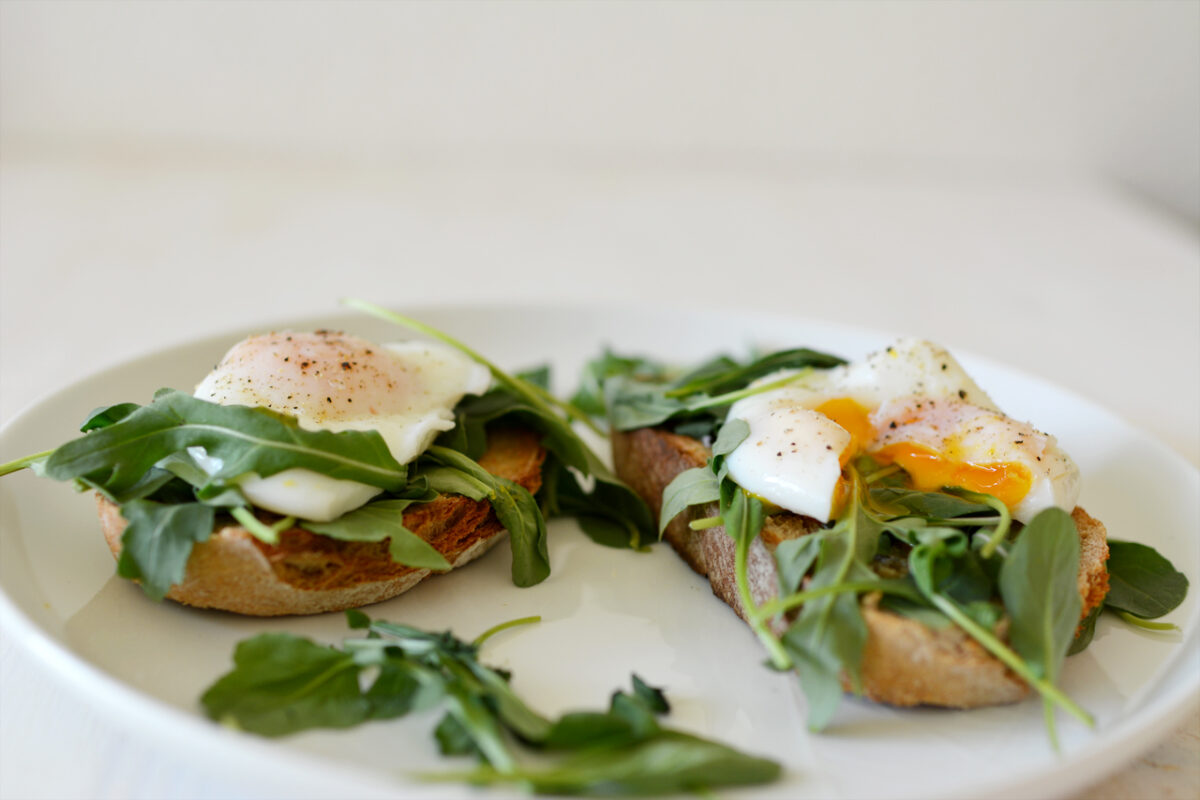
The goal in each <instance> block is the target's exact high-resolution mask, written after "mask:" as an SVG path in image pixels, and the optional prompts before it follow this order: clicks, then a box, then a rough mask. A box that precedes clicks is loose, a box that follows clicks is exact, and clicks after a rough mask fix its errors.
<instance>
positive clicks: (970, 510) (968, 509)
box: [871, 487, 995, 520]
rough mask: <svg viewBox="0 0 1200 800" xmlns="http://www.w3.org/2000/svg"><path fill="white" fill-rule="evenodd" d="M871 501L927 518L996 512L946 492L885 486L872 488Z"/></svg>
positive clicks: (947, 517)
mask: <svg viewBox="0 0 1200 800" xmlns="http://www.w3.org/2000/svg"><path fill="white" fill-rule="evenodd" d="M871 502H872V503H874V504H875V505H876V506H881V507H885V508H886V507H896V508H900V509H903V510H904V511H906V512H908V513H911V514H916V515H918V516H921V517H925V518H927V519H935V520H936V519H954V518H955V517H966V516H970V515H972V514H994V513H995V512H993V511H992V509H991V508H990V507H989V506H986V505H983V504H982V503H973V502H971V501H970V500H965V499H963V498H961V497H957V496H955V495H952V494H946V493H944V492H918V491H916V490H914V489H900V488H895V487H883V488H878V489H871Z"/></svg>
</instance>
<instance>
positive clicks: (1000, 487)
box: [815, 397, 1033, 508]
mask: <svg viewBox="0 0 1200 800" xmlns="http://www.w3.org/2000/svg"><path fill="white" fill-rule="evenodd" d="M815 410H816V411H817V412H818V413H820V414H824V415H825V416H826V417H828V418H829V419H831V420H833V421H834V422H836V423H837V424H838V425H840V426H841V427H842V428H844V429H845V430H846V432H847V433H849V434H850V445H849V446H848V447H847V448H846V449H845V450H844V451H842V453H841V457H840V461H841V464H842V466H843V467H844V466H845V465H846V464H847V463H848V462H849V461H850V459H852V458H853V457H854V456H856V455H857V454H858V453H861V452H864V451H869V452H870V453H871V455H872V456H873V457H874V458H875V459H876V460H877V461H879V462H880V463H881V464H883V465H885V466H886V465H889V464H897V465H899V466H900V467H902V468H903V469H904V470H905V472H907V473H908V474H909V477H911V478H912V482H913V488H914V489H917V490H919V491H923V492H927V491H934V490H937V489H941V488H942V487H944V486H960V487H962V488H964V489H968V490H970V491H973V492H982V493H984V494H991V495H995V496H996V497H997V498H998V499H999V500H1000V501H1001V502H1003V503H1004V504H1005V505H1007V506H1009V507H1010V508H1012V507H1015V506H1016V505H1017V504H1018V503H1020V502H1021V500H1022V499H1023V498H1024V497H1025V495H1027V494H1028V493H1029V490H1030V487H1031V486H1032V485H1033V473H1032V472H1031V471H1030V470H1029V468H1028V467H1026V466H1025V465H1024V464H1019V463H1015V462H1010V463H983V464H981V463H973V462H970V461H964V460H962V459H958V458H955V457H954V454H953V452H952V450H953V448H947V449H946V450H944V451H940V452H939V451H938V450H936V449H934V448H932V447H929V446H927V445H923V444H918V443H916V442H903V441H901V442H894V443H891V444H887V445H885V446H884V447H882V448H879V449H877V450H870V446H871V443H872V441H873V440H874V439H875V438H876V431H875V428H874V426H873V425H872V424H871V418H870V412H868V411H867V409H865V408H863V406H861V405H860V404H859V403H857V402H856V401H854V400H853V399H851V398H849V397H839V398H835V399H833V400H827V401H826V402H824V403H822V404H821V405H820V406H817V408H816V409H815ZM911 421H916V420H911ZM947 444H950V442H947ZM838 488H839V491H838V496H837V498H836V500H835V506H836V507H839V508H840V507H841V506H842V505H843V504H844V502H845V500H846V499H847V498H846V494H847V491H848V490H847V487H845V486H844V485H839V487H838Z"/></svg>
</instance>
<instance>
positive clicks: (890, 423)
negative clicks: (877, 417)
mask: <svg viewBox="0 0 1200 800" xmlns="http://www.w3.org/2000/svg"><path fill="white" fill-rule="evenodd" d="M888 427H889V428H891V429H892V430H896V420H892V421H891V422H889V423H888Z"/></svg>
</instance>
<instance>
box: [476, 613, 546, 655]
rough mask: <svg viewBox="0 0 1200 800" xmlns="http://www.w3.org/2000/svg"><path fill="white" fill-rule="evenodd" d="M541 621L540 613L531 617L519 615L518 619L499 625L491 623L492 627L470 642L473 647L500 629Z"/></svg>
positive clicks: (478, 645) (479, 644)
mask: <svg viewBox="0 0 1200 800" xmlns="http://www.w3.org/2000/svg"><path fill="white" fill-rule="evenodd" d="M541 621H542V618H541V616H540V615H534V616H532V617H520V618H519V619H510V620H509V621H508V622H501V623H500V624H499V625H493V626H492V627H490V628H488V629H487V630H486V631H484V632H483V633H481V634H479V635H478V636H476V637H475V641H474V642H472V643H471V644H473V645H475V647H480V646H481V645H482V644H483V643H484V642H486V641H487V640H488V639H490V638H492V637H493V636H495V635H496V634H497V633H499V632H500V631H504V630H508V629H509V628H515V627H517V626H518V625H530V624H532V623H534V622H541Z"/></svg>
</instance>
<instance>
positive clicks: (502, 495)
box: [426, 445, 550, 586]
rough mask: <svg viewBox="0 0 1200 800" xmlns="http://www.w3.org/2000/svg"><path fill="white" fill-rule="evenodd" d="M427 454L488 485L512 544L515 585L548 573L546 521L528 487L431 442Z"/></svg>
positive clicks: (540, 578) (535, 580)
mask: <svg viewBox="0 0 1200 800" xmlns="http://www.w3.org/2000/svg"><path fill="white" fill-rule="evenodd" d="M426 455H427V457H429V458H430V459H432V460H434V461H437V462H439V463H441V464H443V465H445V466H449V467H453V468H454V469H457V470H459V471H461V472H464V473H466V474H467V475H469V476H470V477H471V478H473V479H474V480H476V481H478V482H479V483H480V484H482V485H484V486H486V487H487V489H488V493H487V499H488V502H490V503H491V504H492V510H493V511H495V512H496V518H497V519H498V520H500V524H501V525H503V526H504V527H505V528H506V529H507V530H508V534H509V540H510V542H511V544H512V554H513V561H512V579H513V583H515V584H516V585H517V586H533V585H535V584H538V583H541V582H542V581H544V580H545V579H546V577H547V576H548V575H549V574H550V554H549V550H548V549H547V544H546V521H545V519H544V518H543V517H542V513H541V509H539V508H538V505H537V501H536V500H534V499H533V495H531V494H530V493H529V490H528V489H526V488H524V487H523V486H521V485H520V484H518V483H516V482H514V481H510V480H508V479H507V478H501V477H499V476H497V475H493V474H491V473H490V472H488V471H487V470H485V469H484V468H483V467H481V466H479V465H478V464H476V463H475V462H474V461H472V460H471V459H469V458H467V457H466V456H464V455H463V454H462V453H459V452H457V451H455V450H451V449H450V448H448V447H442V446H440V445H433V446H432V447H430V448H429V449H428V450H427V451H426Z"/></svg>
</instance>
